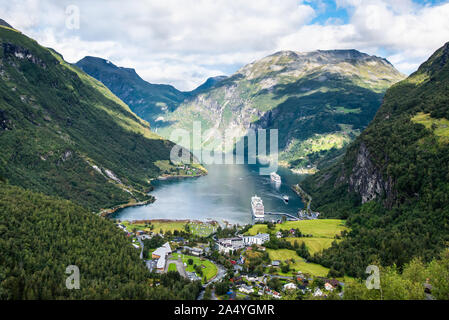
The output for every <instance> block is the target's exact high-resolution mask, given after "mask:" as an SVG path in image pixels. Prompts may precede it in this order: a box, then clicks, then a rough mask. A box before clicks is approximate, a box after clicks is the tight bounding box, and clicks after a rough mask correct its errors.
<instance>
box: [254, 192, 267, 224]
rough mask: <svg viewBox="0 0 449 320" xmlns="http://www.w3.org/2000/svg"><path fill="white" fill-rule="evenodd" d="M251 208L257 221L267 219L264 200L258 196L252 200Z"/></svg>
mask: <svg viewBox="0 0 449 320" xmlns="http://www.w3.org/2000/svg"><path fill="white" fill-rule="evenodd" d="M251 208H252V211H253V216H254V218H256V219H263V218H264V217H265V209H264V206H263V202H262V199H261V198H259V197H258V196H257V195H255V196H254V197H252V198H251Z"/></svg>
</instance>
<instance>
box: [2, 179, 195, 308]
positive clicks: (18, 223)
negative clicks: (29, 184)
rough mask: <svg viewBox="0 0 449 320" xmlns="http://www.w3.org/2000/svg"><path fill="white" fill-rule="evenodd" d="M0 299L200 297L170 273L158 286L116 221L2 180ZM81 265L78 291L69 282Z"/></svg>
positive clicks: (185, 282) (193, 285) (191, 284)
mask: <svg viewBox="0 0 449 320" xmlns="http://www.w3.org/2000/svg"><path fill="white" fill-rule="evenodd" d="M0 221H1V223H0V252H1V259H0V300H21V299H25V300H30V299H39V300H48V299H58V300H60V299H81V300H83V299H194V298H195V297H196V295H197V294H198V292H199V284H195V283H189V281H187V280H184V279H180V277H179V276H177V275H164V276H162V278H163V284H164V285H160V286H158V287H157V288H152V287H151V286H150V285H149V284H150V283H151V282H152V281H159V280H158V278H159V277H161V276H156V275H153V276H152V278H153V279H150V277H149V274H148V269H147V268H146V266H145V264H143V263H142V261H141V260H140V258H139V252H138V250H136V249H135V248H134V247H132V246H131V243H130V241H129V239H127V238H126V236H125V234H124V233H123V232H122V231H120V230H119V229H118V228H117V227H116V226H115V225H114V223H112V222H111V221H109V220H107V219H103V218H100V217H98V216H96V215H93V214H92V213H90V212H88V211H87V210H86V209H84V208H82V207H80V206H77V205H75V204H73V203H72V202H70V201H67V200H59V199H54V198H52V197H48V196H45V195H43V194H39V193H33V192H30V191H27V190H24V189H23V188H20V187H14V186H9V185H6V184H5V183H3V182H1V181H0ZM69 265H76V266H78V268H79V270H80V288H79V290H68V289H67V288H66V286H65V284H66V279H67V277H68V276H69V274H66V267H67V266H69Z"/></svg>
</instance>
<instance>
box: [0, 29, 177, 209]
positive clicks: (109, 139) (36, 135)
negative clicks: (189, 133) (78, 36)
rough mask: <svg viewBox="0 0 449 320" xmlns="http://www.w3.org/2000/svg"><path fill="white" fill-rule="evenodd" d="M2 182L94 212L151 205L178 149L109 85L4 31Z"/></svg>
mask: <svg viewBox="0 0 449 320" xmlns="http://www.w3.org/2000/svg"><path fill="white" fill-rule="evenodd" d="M0 78H1V81H0V146H1V149H2V152H1V153H0V177H2V178H3V179H7V180H8V181H9V183H10V184H14V185H19V186H23V187H25V188H27V189H31V190H34V191H40V192H43V193H45V194H48V195H54V196H58V197H62V198H65V199H72V200H74V201H75V202H76V203H77V204H80V205H83V206H84V207H86V208H89V209H92V210H98V209H100V208H104V207H111V206H114V205H117V204H120V203H124V202H128V201H130V200H132V201H136V200H147V199H149V196H148V195H147V194H146V191H148V189H149V188H150V187H151V186H150V184H149V179H150V178H153V177H156V176H157V175H159V173H160V169H159V167H158V166H157V164H158V161H165V160H167V159H169V154H170V150H171V147H172V145H173V144H172V143H171V142H169V141H165V140H163V139H161V138H160V137H159V136H157V135H156V134H154V133H152V132H151V131H150V130H149V126H148V123H147V122H145V121H143V120H141V119H140V118H138V117H137V116H136V115H135V114H134V113H133V112H131V110H130V109H129V107H128V106H127V105H126V104H124V103H123V102H122V101H121V100H119V99H118V98H117V97H116V96H114V95H113V94H112V93H111V92H110V91H109V90H108V89H107V88H106V87H105V86H104V85H103V84H101V83H100V82H98V81H97V80H95V79H93V78H91V77H89V76H88V75H86V74H85V73H84V72H82V71H81V70H79V69H78V68H76V67H73V66H71V65H69V64H67V63H66V62H64V60H63V59H62V57H61V56H60V55H58V54H57V53H55V52H54V51H52V50H50V49H46V48H43V47H41V46H40V45H39V44H38V43H36V42H35V41H34V40H32V39H29V38H28V37H26V36H24V35H23V34H21V33H20V32H18V31H15V30H12V29H9V28H6V27H1V26H0Z"/></svg>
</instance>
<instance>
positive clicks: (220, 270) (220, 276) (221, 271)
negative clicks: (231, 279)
mask: <svg viewBox="0 0 449 320" xmlns="http://www.w3.org/2000/svg"><path fill="white" fill-rule="evenodd" d="M209 261H211V260H209ZM211 262H212V263H213V264H215V265H216V266H217V269H218V271H217V275H216V276H215V277H214V278H213V279H212V280H210V281H209V282H208V283H206V284H205V285H203V289H202V290H201V292H200V294H199V295H198V298H197V300H203V298H204V291H205V289H206V288H207V287H208V286H209V285H211V284H212V283H215V282H218V281H221V279H223V278H224V276H225V275H226V269H225V267H223V266H222V265H221V264H218V263H216V262H214V261H211ZM211 300H218V299H217V297H216V296H215V290H212V299H211Z"/></svg>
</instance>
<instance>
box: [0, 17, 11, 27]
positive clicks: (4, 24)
mask: <svg viewBox="0 0 449 320" xmlns="http://www.w3.org/2000/svg"><path fill="white" fill-rule="evenodd" d="M0 26H4V27H8V28H11V29H13V27H12V26H11V25H10V24H9V23H8V22H6V21H5V20H3V19H0Z"/></svg>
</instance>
